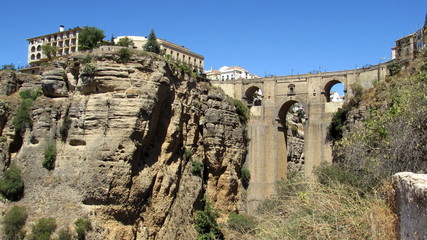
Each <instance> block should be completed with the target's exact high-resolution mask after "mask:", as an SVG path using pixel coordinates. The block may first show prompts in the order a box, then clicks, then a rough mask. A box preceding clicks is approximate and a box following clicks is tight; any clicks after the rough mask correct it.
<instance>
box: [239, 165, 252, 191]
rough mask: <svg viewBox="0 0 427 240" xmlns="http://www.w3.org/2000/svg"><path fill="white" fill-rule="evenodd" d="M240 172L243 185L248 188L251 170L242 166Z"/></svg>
mask: <svg viewBox="0 0 427 240" xmlns="http://www.w3.org/2000/svg"><path fill="white" fill-rule="evenodd" d="M240 174H241V181H242V184H243V187H245V188H248V186H249V181H250V180H251V172H250V171H249V169H247V168H246V167H242V169H241V170H240Z"/></svg>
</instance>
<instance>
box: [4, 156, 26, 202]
mask: <svg viewBox="0 0 427 240" xmlns="http://www.w3.org/2000/svg"><path fill="white" fill-rule="evenodd" d="M0 193H1V194H2V195H3V196H4V197H5V198H7V199H9V200H12V201H16V200H18V199H19V198H20V197H21V196H22V194H23V193H24V181H23V180H22V177H21V171H20V170H19V168H18V167H17V166H16V165H15V164H12V165H10V167H9V168H8V169H7V170H6V171H5V172H4V175H3V177H2V178H1V179H0Z"/></svg>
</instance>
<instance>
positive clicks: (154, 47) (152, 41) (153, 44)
mask: <svg viewBox="0 0 427 240" xmlns="http://www.w3.org/2000/svg"><path fill="white" fill-rule="evenodd" d="M144 50H145V51H147V52H153V53H157V54H160V45H159V43H158V42H157V38H156V34H155V33H154V30H153V29H151V32H150V35H148V40H147V43H146V44H145V45H144Z"/></svg>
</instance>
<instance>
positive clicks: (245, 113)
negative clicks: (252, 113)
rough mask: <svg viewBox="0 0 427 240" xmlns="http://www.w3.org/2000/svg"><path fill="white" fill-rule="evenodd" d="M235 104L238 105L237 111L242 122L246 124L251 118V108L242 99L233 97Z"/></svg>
mask: <svg viewBox="0 0 427 240" xmlns="http://www.w3.org/2000/svg"><path fill="white" fill-rule="evenodd" d="M233 103H234V106H235V107H236V112H237V114H239V120H240V122H241V123H242V124H246V123H247V122H248V120H249V109H248V107H246V105H245V104H243V103H242V101H240V100H238V99H233Z"/></svg>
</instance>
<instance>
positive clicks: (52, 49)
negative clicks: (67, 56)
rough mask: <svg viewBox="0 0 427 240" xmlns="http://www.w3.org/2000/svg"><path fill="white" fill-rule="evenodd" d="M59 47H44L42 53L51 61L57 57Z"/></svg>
mask: <svg viewBox="0 0 427 240" xmlns="http://www.w3.org/2000/svg"><path fill="white" fill-rule="evenodd" d="M58 49H59V48H58V47H57V46H51V45H48V44H46V45H43V46H42V51H43V53H44V55H46V57H47V59H49V60H51V59H52V57H53V56H54V55H55V53H56V52H57V51H58Z"/></svg>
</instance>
